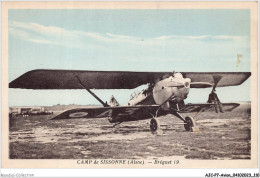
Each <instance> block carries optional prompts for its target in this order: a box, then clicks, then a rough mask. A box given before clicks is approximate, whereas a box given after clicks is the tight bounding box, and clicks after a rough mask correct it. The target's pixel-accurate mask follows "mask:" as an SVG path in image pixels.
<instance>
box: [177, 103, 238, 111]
mask: <svg viewBox="0 0 260 178" xmlns="http://www.w3.org/2000/svg"><path fill="white" fill-rule="evenodd" d="M239 105H240V104H239V103H222V109H223V111H225V112H227V111H232V110H233V109H235V108H237V107H238V106H239ZM205 111H212V112H215V104H211V103H198V104H186V105H185V106H184V107H183V108H182V109H181V110H180V112H181V113H190V112H205Z"/></svg>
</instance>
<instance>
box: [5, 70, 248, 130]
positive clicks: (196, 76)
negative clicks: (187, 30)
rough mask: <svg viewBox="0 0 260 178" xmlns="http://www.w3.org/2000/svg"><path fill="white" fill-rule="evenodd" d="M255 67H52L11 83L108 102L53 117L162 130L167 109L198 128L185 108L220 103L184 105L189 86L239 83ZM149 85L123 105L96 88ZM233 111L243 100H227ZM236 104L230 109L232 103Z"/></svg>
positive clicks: (195, 109)
mask: <svg viewBox="0 0 260 178" xmlns="http://www.w3.org/2000/svg"><path fill="white" fill-rule="evenodd" d="M250 75H251V73H250V72H130V71H87V70H48V69H37V70H32V71H28V72H26V73H25V74H23V75H21V76H20V77H18V78H16V79H15V80H13V81H12V82H10V83H9V88H21V89H37V90H50V89H86V90H87V91H88V92H89V93H90V94H91V95H92V96H93V97H94V98H96V99H97V100H98V101H99V102H100V103H101V104H102V105H103V107H93V108H79V109H71V110H67V111H64V112H62V113H60V114H58V115H56V116H54V117H53V118H52V120H60V119H77V118H86V119H87V118H104V117H107V118H108V121H109V122H110V123H114V124H115V125H114V126H116V125H118V124H120V123H122V122H129V121H137V120H144V119H151V120H150V130H151V132H152V133H154V134H157V133H159V131H161V129H160V123H159V120H158V117H160V116H165V115H168V114H171V115H174V116H176V117H177V118H179V119H180V120H181V121H182V122H181V124H183V125H184V128H185V130H186V131H189V132H196V131H199V128H198V127H197V125H196V122H195V120H194V118H193V117H191V116H187V117H185V118H184V117H183V116H182V115H181V113H190V112H197V113H199V112H203V111H206V110H208V109H210V108H213V107H217V105H218V103H216V102H213V103H199V104H185V103H184V100H185V99H186V98H187V96H188V93H189V90H190V88H209V87H212V91H215V90H216V88H217V87H226V86H236V85H240V84H242V83H243V82H244V81H246V80H247V79H248V78H249V77H250ZM145 84H146V85H148V87H147V88H146V89H144V90H143V91H141V92H140V93H138V94H135V95H133V96H131V99H130V100H129V101H128V102H127V103H126V104H125V105H123V106H120V105H119V103H118V102H117V100H116V99H115V98H114V97H113V96H112V97H111V100H110V103H109V104H108V103H107V102H104V101H102V100H101V99H100V98H99V97H98V96H97V95H96V94H95V93H93V91H91V89H134V88H137V87H139V86H141V85H145ZM222 106H223V107H229V109H227V110H226V111H232V110H233V109H234V108H236V107H238V106H239V104H238V103H222ZM230 107H231V108H230Z"/></svg>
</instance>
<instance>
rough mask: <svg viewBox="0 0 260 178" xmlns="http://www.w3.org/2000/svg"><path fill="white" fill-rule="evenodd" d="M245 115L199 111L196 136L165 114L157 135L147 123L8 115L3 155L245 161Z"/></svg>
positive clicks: (247, 109) (244, 107)
mask: <svg viewBox="0 0 260 178" xmlns="http://www.w3.org/2000/svg"><path fill="white" fill-rule="evenodd" d="M250 113H251V104H250V103H241V105H240V106H239V107H238V108H236V109H235V110H233V111H232V112H226V113H219V114H216V113H214V112H205V113H201V114H199V115H197V116H196V117H195V120H196V123H197V125H198V126H199V128H200V131H199V132H186V131H185V129H184V127H183V125H178V124H176V123H180V120H179V119H177V118H176V117H174V116H170V115H167V116H164V117H160V118H159V120H160V123H161V125H162V126H161V128H162V130H163V134H162V135H161V136H157V135H153V134H152V133H151V132H150V129H149V122H150V120H144V121H135V122H128V123H122V124H121V125H118V126H116V127H112V126H113V125H112V124H110V123H109V122H108V121H107V119H106V118H102V119H74V120H57V121H52V120H50V119H51V117H53V116H51V115H47V116H29V117H14V118H10V121H9V124H10V128H9V131H10V132H9V139H10V144H9V148H10V151H9V157H10V158H11V159H108V158H111V159H139V158H143V159H151V158H152V159H153V158H163V157H172V156H174V157H175V158H176V157H178V158H180V159H250V158H251V153H250V152H251V114H250ZM183 115H184V114H183ZM185 115H187V114H185ZM185 115H184V116H185ZM188 115H191V116H194V115H195V113H189V114H188ZM174 124H175V125H174Z"/></svg>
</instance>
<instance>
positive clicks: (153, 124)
mask: <svg viewBox="0 0 260 178" xmlns="http://www.w3.org/2000/svg"><path fill="white" fill-rule="evenodd" d="M150 129H151V132H152V133H153V134H154V133H156V131H158V130H159V129H160V123H159V121H158V119H157V118H152V119H151V121H150Z"/></svg>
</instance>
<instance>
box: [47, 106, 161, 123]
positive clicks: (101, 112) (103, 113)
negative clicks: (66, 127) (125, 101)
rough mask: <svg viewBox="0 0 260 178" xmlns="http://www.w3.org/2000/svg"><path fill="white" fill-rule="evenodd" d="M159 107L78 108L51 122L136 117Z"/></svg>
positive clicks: (54, 118) (62, 114) (154, 110)
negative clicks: (117, 116) (115, 116)
mask: <svg viewBox="0 0 260 178" xmlns="http://www.w3.org/2000/svg"><path fill="white" fill-rule="evenodd" d="M158 107H159V105H142V106H118V107H95V108H79V109H71V110H67V111H65V112H63V113H60V114H59V115H57V116H55V117H53V118H52V119H51V120H60V119H77V118H86V119H87V118H103V117H112V116H113V115H125V116H127V115H129V116H132V115H136V114H140V113H143V114H144V113H146V115H149V116H150V117H152V115H150V114H149V113H151V114H152V113H155V112H156V110H157V109H158Z"/></svg>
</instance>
